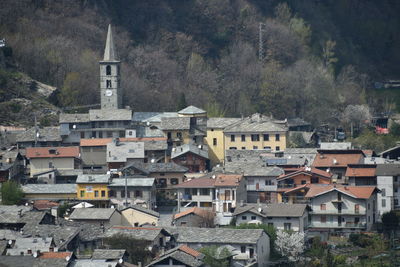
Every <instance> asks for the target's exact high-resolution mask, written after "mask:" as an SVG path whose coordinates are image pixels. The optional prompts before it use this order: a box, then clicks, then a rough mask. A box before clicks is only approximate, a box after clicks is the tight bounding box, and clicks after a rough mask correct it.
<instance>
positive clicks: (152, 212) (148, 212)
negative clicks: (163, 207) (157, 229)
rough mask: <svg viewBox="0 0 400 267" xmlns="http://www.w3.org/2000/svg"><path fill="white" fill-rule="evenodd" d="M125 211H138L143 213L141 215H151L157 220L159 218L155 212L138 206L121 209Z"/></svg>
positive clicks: (158, 214)
mask: <svg viewBox="0 0 400 267" xmlns="http://www.w3.org/2000/svg"><path fill="white" fill-rule="evenodd" d="M126 209H134V210H137V211H140V212H143V213H147V214H150V215H152V216H154V217H158V218H159V217H160V213H158V212H157V211H154V210H150V209H147V208H144V207H142V206H139V205H132V206H130V207H127V208H124V209H122V210H121V211H123V210H126Z"/></svg>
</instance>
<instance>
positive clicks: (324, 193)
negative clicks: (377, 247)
mask: <svg viewBox="0 0 400 267" xmlns="http://www.w3.org/2000/svg"><path fill="white" fill-rule="evenodd" d="M377 192H378V189H377V188H376V187H375V186H342V185H312V186H310V189H309V191H308V192H307V194H306V198H308V199H310V204H309V205H310V208H311V211H310V214H311V224H310V231H312V232H320V231H324V230H326V229H328V230H331V231H336V232H337V231H339V232H352V231H370V230H371V229H372V225H373V224H374V223H375V222H376V221H377V215H378V211H377Z"/></svg>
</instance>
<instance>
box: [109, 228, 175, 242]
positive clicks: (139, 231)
mask: <svg viewBox="0 0 400 267" xmlns="http://www.w3.org/2000/svg"><path fill="white" fill-rule="evenodd" d="M160 233H164V234H166V235H168V232H167V231H165V230H164V229H163V228H156V227H154V228H140V227H112V228H110V229H108V230H107V231H106V233H105V235H104V236H105V237H111V236H113V235H116V234H123V235H127V236H130V237H132V238H135V239H141V240H146V241H154V240H155V239H156V238H157V237H158V235H159V234H160Z"/></svg>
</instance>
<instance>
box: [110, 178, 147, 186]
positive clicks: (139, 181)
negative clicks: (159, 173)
mask: <svg viewBox="0 0 400 267" xmlns="http://www.w3.org/2000/svg"><path fill="white" fill-rule="evenodd" d="M126 180H127V184H128V186H132V187H151V186H153V185H154V181H155V178H147V177H146V178H137V177H127V179H126ZM108 186H109V187H114V186H115V187H123V186H125V178H114V179H112V181H111V183H110V184H109V185H108Z"/></svg>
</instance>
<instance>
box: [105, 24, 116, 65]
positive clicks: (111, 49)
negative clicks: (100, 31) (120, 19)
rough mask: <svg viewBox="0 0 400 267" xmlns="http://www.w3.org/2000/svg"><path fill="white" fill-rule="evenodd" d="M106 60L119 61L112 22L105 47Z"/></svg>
mask: <svg viewBox="0 0 400 267" xmlns="http://www.w3.org/2000/svg"><path fill="white" fill-rule="evenodd" d="M103 60H104V61H118V55H117V51H116V50H115V46H114V37H113V33H112V28H111V24H109V25H108V32H107V40H106V48H105V49H104V58H103Z"/></svg>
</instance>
